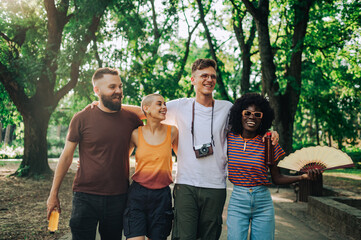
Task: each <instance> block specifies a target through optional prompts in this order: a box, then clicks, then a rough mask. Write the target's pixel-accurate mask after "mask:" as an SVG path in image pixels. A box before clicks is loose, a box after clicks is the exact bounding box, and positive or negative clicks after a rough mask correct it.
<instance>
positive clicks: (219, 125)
mask: <svg viewBox="0 0 361 240" xmlns="http://www.w3.org/2000/svg"><path fill="white" fill-rule="evenodd" d="M193 101H195V99H193V98H181V99H177V100H173V101H170V102H167V109H168V111H167V119H166V120H165V121H164V123H165V124H170V125H175V126H177V128H178V131H179V143H178V155H177V174H176V179H175V183H178V184H187V185H191V186H195V187H204V188H218V189H222V188H225V187H226V176H227V169H226V166H227V142H226V126H227V121H228V114H229V110H230V108H231V107H232V103H231V102H228V101H224V100H215V103H214V113H213V139H214V144H215V145H214V146H213V155H210V156H207V157H203V158H196V155H195V153H194V150H193V146H192V133H191V125H192V104H193ZM194 112H195V115H194V145H195V146H197V145H203V144H205V143H210V142H211V119H212V107H205V106H203V105H201V104H199V103H197V102H195V111H194Z"/></svg>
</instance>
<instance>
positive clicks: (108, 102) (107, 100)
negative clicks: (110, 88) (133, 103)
mask: <svg viewBox="0 0 361 240" xmlns="http://www.w3.org/2000/svg"><path fill="white" fill-rule="evenodd" d="M116 97H119V98H120V101H119V102H113V101H112V100H113V99H114V98H116ZM100 98H101V99H102V102H103V105H104V106H105V107H106V108H108V109H109V110H111V111H119V110H120V109H121V108H122V98H123V95H122V94H113V95H111V96H105V95H101V96H100Z"/></svg>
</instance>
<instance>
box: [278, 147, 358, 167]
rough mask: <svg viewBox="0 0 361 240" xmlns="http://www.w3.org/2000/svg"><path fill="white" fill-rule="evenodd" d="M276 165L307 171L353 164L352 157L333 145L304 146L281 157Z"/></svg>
mask: <svg viewBox="0 0 361 240" xmlns="http://www.w3.org/2000/svg"><path fill="white" fill-rule="evenodd" d="M277 166H278V167H281V168H286V169H290V170H295V171H299V172H307V170H309V169H320V170H327V169H336V168H346V167H353V166H355V165H354V163H353V161H352V159H351V158H350V157H349V156H348V155H347V154H346V153H344V152H342V151H341V150H338V149H336V148H333V147H326V146H323V147H321V146H316V147H306V148H302V149H300V150H297V151H296V152H294V153H291V154H290V155H288V156H287V157H285V158H284V159H282V160H281V161H280V162H279V163H278V165H277Z"/></svg>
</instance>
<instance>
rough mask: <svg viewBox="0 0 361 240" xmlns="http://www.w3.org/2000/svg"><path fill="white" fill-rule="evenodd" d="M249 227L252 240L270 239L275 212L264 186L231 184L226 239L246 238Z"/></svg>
mask: <svg viewBox="0 0 361 240" xmlns="http://www.w3.org/2000/svg"><path fill="white" fill-rule="evenodd" d="M249 228H251V239H252V240H272V239H274V233H275V213H274V207H273V202H272V198H271V194H270V192H269V190H268V188H267V187H266V186H257V187H241V186H236V185H234V186H233V192H232V195H231V198H230V200H229V205H228V215H227V230H228V232H227V236H228V240H246V239H247V236H248V230H249Z"/></svg>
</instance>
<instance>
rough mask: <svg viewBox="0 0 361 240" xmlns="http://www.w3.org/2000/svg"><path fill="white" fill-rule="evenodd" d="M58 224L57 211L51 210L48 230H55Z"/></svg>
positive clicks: (52, 231)
mask: <svg viewBox="0 0 361 240" xmlns="http://www.w3.org/2000/svg"><path fill="white" fill-rule="evenodd" d="M58 224H59V212H58V211H57V210H53V211H52V212H51V214H50V218H49V226H48V229H49V231H50V232H51V233H54V232H55V231H56V230H58Z"/></svg>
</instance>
